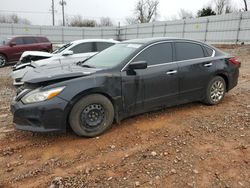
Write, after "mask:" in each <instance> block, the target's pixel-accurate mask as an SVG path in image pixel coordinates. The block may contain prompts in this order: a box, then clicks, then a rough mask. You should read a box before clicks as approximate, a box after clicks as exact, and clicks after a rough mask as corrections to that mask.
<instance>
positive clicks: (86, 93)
mask: <svg viewBox="0 0 250 188" xmlns="http://www.w3.org/2000/svg"><path fill="white" fill-rule="evenodd" d="M93 94H99V95H103V96H104V97H106V98H107V99H109V100H110V102H111V103H112V105H113V107H114V113H115V117H114V119H115V121H116V122H119V117H118V107H117V104H116V101H115V99H114V98H113V97H112V96H111V95H110V94H108V93H107V92H104V91H103V90H101V89H100V88H90V89H87V90H84V91H82V92H80V93H78V94H76V95H75V96H74V97H73V98H72V99H71V100H70V102H69V104H68V105H67V111H66V116H67V117H66V121H67V126H69V115H70V112H71V110H72V108H73V106H74V105H75V104H76V103H77V102H78V101H79V100H81V99H82V98H83V97H86V96H89V95H93Z"/></svg>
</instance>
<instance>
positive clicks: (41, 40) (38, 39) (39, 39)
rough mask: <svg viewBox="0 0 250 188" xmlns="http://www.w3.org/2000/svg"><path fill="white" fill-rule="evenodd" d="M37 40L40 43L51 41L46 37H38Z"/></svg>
mask: <svg viewBox="0 0 250 188" xmlns="http://www.w3.org/2000/svg"><path fill="white" fill-rule="evenodd" d="M36 40H37V42H39V43H45V42H49V40H48V39H47V38H46V37H36Z"/></svg>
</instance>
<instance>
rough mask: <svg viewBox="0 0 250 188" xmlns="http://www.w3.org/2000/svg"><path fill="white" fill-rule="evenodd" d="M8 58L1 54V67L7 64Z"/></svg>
mask: <svg viewBox="0 0 250 188" xmlns="http://www.w3.org/2000/svg"><path fill="white" fill-rule="evenodd" d="M6 62H7V59H6V57H5V56H4V55H2V54H0V68H1V67H4V66H5V65H6Z"/></svg>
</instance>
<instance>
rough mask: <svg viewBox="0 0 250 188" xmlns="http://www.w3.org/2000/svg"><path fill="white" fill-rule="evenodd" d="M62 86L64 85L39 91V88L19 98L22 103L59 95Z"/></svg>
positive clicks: (39, 100) (40, 100) (44, 99)
mask: <svg viewBox="0 0 250 188" xmlns="http://www.w3.org/2000/svg"><path fill="white" fill-rule="evenodd" d="M64 88H65V87H64V86H63V87H57V88H52V89H49V90H45V91H40V89H36V90H33V91H31V92H29V93H28V94H26V95H25V96H24V97H23V98H22V99H21V100H22V102H23V103H24V104H30V103H36V102H42V101H46V100H49V99H52V98H54V97H56V96H57V95H59V94H60V93H61V92H62V90H63V89H64Z"/></svg>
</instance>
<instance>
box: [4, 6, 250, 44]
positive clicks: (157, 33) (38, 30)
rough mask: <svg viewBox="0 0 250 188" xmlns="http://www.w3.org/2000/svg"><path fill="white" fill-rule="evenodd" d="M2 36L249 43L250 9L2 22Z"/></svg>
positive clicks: (55, 39)
mask: <svg viewBox="0 0 250 188" xmlns="http://www.w3.org/2000/svg"><path fill="white" fill-rule="evenodd" d="M1 35H4V36H9V35H45V36H47V37H48V38H49V39H50V40H51V41H52V42H54V43H65V42H68V41H72V40H76V39H85V38H113V39H118V40H127V39H134V38H148V37H163V36H166V37H181V38H190V39H197V40H201V41H205V42H208V43H213V44H222V43H223V44H235V43H241V42H245V43H250V11H248V12H242V13H233V14H226V15H220V16H210V17H201V18H194V19H186V20H177V21H166V22H154V23H146V24H136V25H129V26H122V27H95V28H88V27H84V28H77V27H52V26H29V25H15V24H0V36H1Z"/></svg>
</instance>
